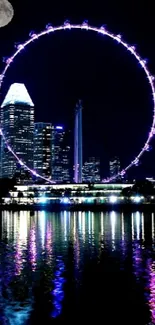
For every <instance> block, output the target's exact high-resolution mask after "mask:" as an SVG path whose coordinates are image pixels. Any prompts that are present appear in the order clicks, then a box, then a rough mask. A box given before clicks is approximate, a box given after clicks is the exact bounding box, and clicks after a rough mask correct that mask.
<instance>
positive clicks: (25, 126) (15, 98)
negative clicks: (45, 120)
mask: <svg viewBox="0 0 155 325" xmlns="http://www.w3.org/2000/svg"><path fill="white" fill-rule="evenodd" d="M1 124H2V129H3V133H4V135H5V138H6V139H7V142H8V145H10V146H11V147H12V148H13V150H14V151H15V152H16V154H17V155H18V156H19V158H20V159H21V160H22V161H23V162H25V163H26V164H27V165H28V166H29V167H30V168H33V131H34V104H33V102H32V100H31V98H30V96H29V94H28V91H27V89H26V87H25V85H24V84H18V83H14V84H12V85H11V86H10V88H9V91H8V93H7V95H6V97H5V99H4V101H3V103H2V105H1ZM17 165H18V164H17V161H16V160H15V158H14V156H13V155H12V154H11V153H10V152H9V150H8V149H7V146H6V145H5V143H4V140H3V139H2V141H1V177H2V178H12V177H13V176H14V174H15V172H16V170H17V167H18V166H17Z"/></svg>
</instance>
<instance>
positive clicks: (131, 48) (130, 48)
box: [0, 21, 155, 183]
mask: <svg viewBox="0 0 155 325" xmlns="http://www.w3.org/2000/svg"><path fill="white" fill-rule="evenodd" d="M71 29H80V30H89V31H93V32H97V33H100V34H102V35H106V36H108V37H110V38H111V39H113V40H114V41H116V42H118V43H119V44H121V45H122V46H123V47H124V48H126V50H128V51H129V52H130V53H131V54H132V55H133V56H134V57H135V59H136V60H137V61H138V63H139V64H140V65H141V67H142V68H143V70H144V72H145V74H146V77H147V79H148V82H149V84H150V87H151V91H152V97H153V121H152V126H151V129H150V132H149V134H148V138H147V140H146V142H145V144H144V146H143V148H142V149H141V151H140V152H139V154H138V155H137V157H135V159H134V160H133V161H131V163H130V164H129V165H128V166H127V167H126V168H124V169H123V170H122V171H121V172H120V173H119V174H117V175H116V176H113V177H111V178H107V179H104V180H103V182H111V181H113V180H114V179H116V178H117V177H118V176H122V175H125V173H126V171H127V170H128V169H129V168H131V167H132V166H134V165H136V166H137V165H138V164H139V160H140V158H141V156H142V155H143V153H144V152H145V151H148V150H149V143H150V141H151V139H152V137H153V136H154V135H155V85H154V76H152V75H151V74H150V71H149V69H148V68H147V65H146V64H147V60H143V59H142V58H141V57H140V55H139V54H138V53H137V51H136V48H135V46H133V45H129V44H127V43H125V42H124V41H123V40H122V36H121V35H120V34H118V35H115V34H113V33H111V32H109V31H108V30H107V28H106V27H105V26H101V27H100V28H98V27H92V26H90V25H88V22H87V21H84V22H83V23H82V24H78V25H76V24H71V23H70V22H69V21H65V23H64V25H61V26H57V27H53V26H52V25H51V24H48V25H46V29H45V30H43V31H42V32H40V33H38V34H37V33H35V32H34V31H33V32H31V33H30V38H29V39H28V40H27V41H26V42H25V43H23V44H19V45H18V46H16V49H17V50H16V51H15V53H14V54H13V55H12V56H11V57H10V58H7V59H6V60H5V61H6V65H5V68H4V70H3V72H2V74H1V75H0V89H1V86H2V83H3V80H4V77H5V75H6V72H7V70H8V69H9V67H10V65H11V64H12V63H13V61H14V59H15V58H16V56H17V55H18V54H20V52H21V51H22V50H23V49H24V48H25V47H26V46H27V45H29V44H30V43H32V42H33V41H35V40H36V39H39V38H40V37H41V36H44V35H46V34H49V33H51V32H56V31H62V30H71ZM0 134H1V135H2V137H3V140H4V141H5V143H6V144H7V140H6V138H5V136H4V134H3V131H2V129H1V128H0ZM7 147H8V145H7ZM9 150H10V152H11V153H12V154H13V155H14V157H15V158H16V159H17V160H18V162H19V164H20V165H21V166H23V167H24V168H26V169H27V170H28V171H30V172H31V173H32V174H33V175H35V176H37V177H40V178H42V179H44V180H45V181H48V182H50V183H53V182H52V181H51V180H50V179H48V178H45V177H43V176H41V175H39V174H37V173H36V172H35V171H34V170H32V169H31V168H29V167H28V166H26V165H25V164H24V163H23V162H22V161H21V160H20V159H19V157H18V156H17V155H16V153H15V152H14V151H13V149H12V148H10V147H9Z"/></svg>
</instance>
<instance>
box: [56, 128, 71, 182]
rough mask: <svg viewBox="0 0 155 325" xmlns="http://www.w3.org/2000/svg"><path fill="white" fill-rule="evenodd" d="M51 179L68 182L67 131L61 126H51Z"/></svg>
mask: <svg viewBox="0 0 155 325" xmlns="http://www.w3.org/2000/svg"><path fill="white" fill-rule="evenodd" d="M52 180H53V181H55V182H57V183H63V182H70V145H69V132H68V131H66V130H65V129H64V127H63V126H52Z"/></svg>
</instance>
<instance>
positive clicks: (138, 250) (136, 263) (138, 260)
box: [133, 242, 143, 281]
mask: <svg viewBox="0 0 155 325" xmlns="http://www.w3.org/2000/svg"><path fill="white" fill-rule="evenodd" d="M133 267H134V274H135V276H136V279H137V280H138V281H139V280H140V277H141V276H142V272H143V266H142V247H141V245H140V244H139V242H136V243H134V246H133Z"/></svg>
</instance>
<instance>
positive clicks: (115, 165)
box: [109, 157, 121, 177]
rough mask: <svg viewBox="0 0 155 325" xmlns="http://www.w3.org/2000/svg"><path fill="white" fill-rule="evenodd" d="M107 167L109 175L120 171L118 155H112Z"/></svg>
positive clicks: (112, 175) (114, 174)
mask: <svg viewBox="0 0 155 325" xmlns="http://www.w3.org/2000/svg"><path fill="white" fill-rule="evenodd" d="M109 169H110V177H114V176H116V175H117V174H118V173H119V172H120V169H121V166H120V160H119V158H118V157H114V159H112V160H111V161H110V162H109Z"/></svg>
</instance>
